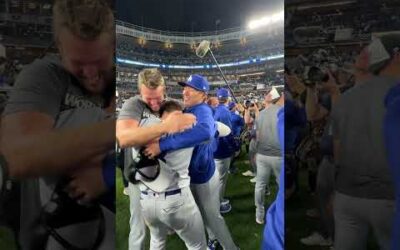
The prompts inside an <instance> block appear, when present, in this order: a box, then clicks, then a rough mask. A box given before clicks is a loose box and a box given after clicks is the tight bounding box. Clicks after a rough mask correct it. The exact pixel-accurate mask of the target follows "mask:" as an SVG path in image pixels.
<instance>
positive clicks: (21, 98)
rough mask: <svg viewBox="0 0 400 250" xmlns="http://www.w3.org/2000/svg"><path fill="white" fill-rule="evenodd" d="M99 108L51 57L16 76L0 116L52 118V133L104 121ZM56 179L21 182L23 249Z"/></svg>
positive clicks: (29, 238)
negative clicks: (30, 114)
mask: <svg viewBox="0 0 400 250" xmlns="http://www.w3.org/2000/svg"><path fill="white" fill-rule="evenodd" d="M103 104H104V100H103V99H102V98H99V97H91V96H89V95H87V94H86V93H85V91H84V90H83V89H82V88H81V87H80V85H79V83H78V82H77V80H76V78H75V77H74V76H72V75H71V74H70V73H68V72H67V71H66V70H65V69H64V68H63V67H62V65H61V63H60V60H59V58H58V57H54V56H52V57H45V58H43V59H37V60H35V61H34V62H33V63H32V64H31V65H29V66H27V67H26V68H25V69H24V70H23V71H22V72H21V73H20V74H19V75H18V77H17V79H16V82H15V86H14V88H13V90H12V91H11V93H10V98H9V102H8V104H7V106H6V108H5V111H4V113H3V116H7V115H11V114H14V113H18V112H29V111H36V112H40V113H44V114H47V115H49V116H50V117H52V118H53V119H54V121H55V124H54V128H55V129H58V128H72V127H78V126H81V125H85V124H90V123H95V122H99V121H102V120H104V119H106V113H105V112H104V111H103V109H102V106H103ZM54 146H56V145H54ZM77 150H79V149H77ZM59 178H60V176H46V177H42V178H37V179H28V180H24V181H21V196H22V197H21V198H22V201H23V202H22V203H21V234H20V237H21V238H20V242H21V244H22V246H23V248H30V244H31V240H32V238H33V237H34V234H33V233H32V232H33V231H34V230H33V227H32V225H35V224H37V218H38V216H39V213H40V211H41V207H42V206H43V205H44V204H47V202H48V201H49V200H50V198H51V195H52V193H53V191H54V188H55V186H56V184H57V183H58V180H59ZM88 238H90V237H88ZM90 240H92V239H90Z"/></svg>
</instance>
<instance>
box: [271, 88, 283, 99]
mask: <svg viewBox="0 0 400 250" xmlns="http://www.w3.org/2000/svg"><path fill="white" fill-rule="evenodd" d="M268 95H271V100H275V99H278V98H279V97H281V95H280V94H279V93H278V90H276V88H275V87H272V89H271V91H270V92H269V93H268Z"/></svg>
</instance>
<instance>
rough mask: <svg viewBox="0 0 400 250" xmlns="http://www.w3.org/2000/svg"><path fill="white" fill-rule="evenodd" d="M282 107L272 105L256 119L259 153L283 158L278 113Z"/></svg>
mask: <svg viewBox="0 0 400 250" xmlns="http://www.w3.org/2000/svg"><path fill="white" fill-rule="evenodd" d="M279 109H280V106H278V105H271V106H270V107H268V108H267V109H264V110H262V111H261V112H260V114H259V115H258V118H257V119H256V122H255V126H256V131H257V132H256V133H257V153H258V154H262V155H267V156H282V154H281V147H280V144H279V137H278V130H277V127H278V126H277V124H278V111H279Z"/></svg>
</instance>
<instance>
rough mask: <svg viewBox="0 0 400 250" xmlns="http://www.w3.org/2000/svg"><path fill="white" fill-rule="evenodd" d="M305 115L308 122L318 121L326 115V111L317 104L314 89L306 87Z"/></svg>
mask: <svg viewBox="0 0 400 250" xmlns="http://www.w3.org/2000/svg"><path fill="white" fill-rule="evenodd" d="M306 114H307V120H308V121H318V120H320V119H322V118H323V117H325V116H326V115H328V110H326V109H325V108H324V107H322V106H321V105H320V104H319V103H318V97H317V93H316V89H315V87H313V88H311V87H307V97H306Z"/></svg>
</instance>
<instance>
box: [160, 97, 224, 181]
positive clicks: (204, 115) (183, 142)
mask: <svg viewBox="0 0 400 250" xmlns="http://www.w3.org/2000/svg"><path fill="white" fill-rule="evenodd" d="M184 112H185V113H192V114H194V115H195V116H196V119H197V123H196V125H195V126H194V127H193V128H192V129H189V130H186V131H184V132H182V133H177V134H173V135H170V136H167V137H163V138H161V139H160V150H161V152H162V153H163V152H168V151H172V150H177V149H181V148H188V147H194V149H193V154H192V159H191V160H190V165H189V176H190V179H191V183H194V184H202V183H206V182H208V181H209V180H210V179H211V177H212V176H213V174H214V171H215V164H214V157H213V152H214V148H213V140H214V136H215V134H216V131H217V130H216V126H215V122H214V118H213V116H212V110H211V108H210V107H209V106H208V105H207V104H205V103H201V104H198V105H195V106H193V107H190V108H187V109H185V111H184Z"/></svg>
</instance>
